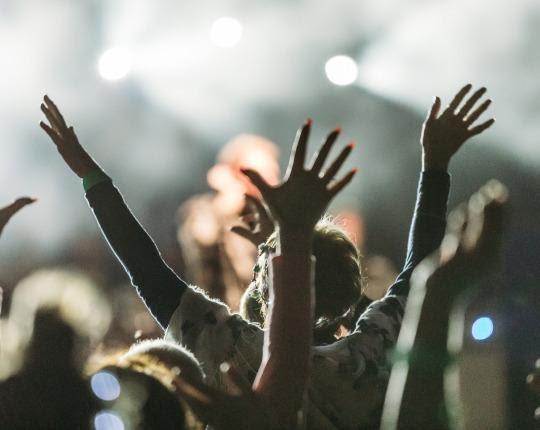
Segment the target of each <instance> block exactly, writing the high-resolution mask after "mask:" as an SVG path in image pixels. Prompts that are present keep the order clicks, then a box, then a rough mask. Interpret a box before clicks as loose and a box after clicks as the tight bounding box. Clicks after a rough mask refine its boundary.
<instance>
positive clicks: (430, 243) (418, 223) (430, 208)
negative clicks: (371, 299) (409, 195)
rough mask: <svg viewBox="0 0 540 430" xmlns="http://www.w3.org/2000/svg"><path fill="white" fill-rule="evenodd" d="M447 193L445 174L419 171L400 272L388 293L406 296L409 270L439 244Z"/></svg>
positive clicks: (435, 171) (446, 176) (443, 224)
mask: <svg viewBox="0 0 540 430" xmlns="http://www.w3.org/2000/svg"><path fill="white" fill-rule="evenodd" d="M449 192H450V175H448V173H446V172H442V171H438V170H428V171H426V172H423V173H422V174H421V176H420V181H419V184H418V192H417V196H416V206H415V208H414V214H413V218H412V222H411V228H410V230H409V239H408V243H407V257H406V259H405V264H404V266H403V269H402V271H401V273H400V274H399V275H398V277H397V278H396V281H395V282H394V284H393V285H392V286H391V287H390V289H389V294H394V295H407V294H408V292H409V281H410V279H411V275H412V272H413V271H414V269H415V268H416V266H417V265H418V263H420V262H421V261H422V260H423V259H424V258H426V257H427V256H428V255H429V254H431V253H432V252H434V251H435V250H436V249H437V248H438V247H439V246H440V245H441V241H442V239H443V237H444V232H445V230H446V208H447V201H448V193H449Z"/></svg>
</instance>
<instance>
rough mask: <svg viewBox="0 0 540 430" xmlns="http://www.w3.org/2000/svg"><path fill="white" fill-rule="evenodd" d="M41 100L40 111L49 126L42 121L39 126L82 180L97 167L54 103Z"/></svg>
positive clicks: (49, 100) (48, 99) (47, 99)
mask: <svg viewBox="0 0 540 430" xmlns="http://www.w3.org/2000/svg"><path fill="white" fill-rule="evenodd" d="M43 100H44V103H42V104H41V110H42V112H43V113H44V114H45V116H46V117H47V120H48V121H49V124H50V125H47V124H46V123H44V122H43V121H42V122H40V123H39V125H40V127H41V128H42V129H43V130H44V131H45V133H47V134H48V135H49V137H50V138H51V140H52V141H53V142H54V144H55V145H56V149H58V152H59V153H60V155H61V156H62V158H63V159H64V161H65V162H66V164H67V165H68V166H69V167H70V169H71V170H72V171H73V173H75V174H76V175H77V176H78V177H79V178H84V176H86V175H87V174H88V173H90V172H92V171H93V170H96V169H98V168H99V166H98V165H97V163H96V162H95V161H94V160H93V159H92V157H90V155H89V154H88V153H87V152H86V151H85V149H84V148H83V147H82V146H81V144H80V143H79V140H78V139H77V136H76V134H75V131H74V130H73V127H68V126H67V124H66V121H65V120H64V117H63V116H62V114H61V113H60V111H59V110H58V108H57V107H56V105H55V104H54V102H53V101H52V100H51V99H50V98H49V97H48V96H45V97H44V99H43Z"/></svg>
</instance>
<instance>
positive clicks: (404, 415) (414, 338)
mask: <svg viewBox="0 0 540 430" xmlns="http://www.w3.org/2000/svg"><path fill="white" fill-rule="evenodd" d="M434 290H435V289H425V288H418V289H417V290H414V291H413V292H411V294H412V296H411V298H410V299H409V302H408V305H407V314H406V316H405V320H404V323H403V329H402V335H400V339H399V342H398V347H397V360H398V361H397V363H396V364H395V365H394V367H393V368H392V375H391V378H390V384H389V389H388V391H387V393H388V395H387V399H386V404H385V412H384V416H385V420H384V421H385V423H386V426H384V427H383V428H384V429H388V428H427V429H429V428H437V429H439V428H441V429H442V428H446V425H447V423H446V419H445V416H444V411H445V409H444V381H443V378H444V369H445V367H446V365H447V363H448V359H447V357H448V355H447V349H446V343H447V334H448V320H449V313H450V303H451V300H450V297H449V295H447V294H444V290H443V289H441V290H438V291H434ZM441 293H442V294H441ZM398 405H399V406H398ZM392 416H393V418H392ZM390 422H393V423H394V424H395V425H388V424H389V423H390Z"/></svg>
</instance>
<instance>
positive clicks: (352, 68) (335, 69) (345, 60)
mask: <svg viewBox="0 0 540 430" xmlns="http://www.w3.org/2000/svg"><path fill="white" fill-rule="evenodd" d="M324 70H325V72H326V77H327V78H328V80H329V81H330V82H332V83H333V84H335V85H350V84H352V83H353V82H354V81H356V78H357V77H358V66H357V64H356V61H354V60H353V59H352V58H351V57H347V56H346V55H336V56H335V57H332V58H330V59H329V60H328V61H327V62H326V64H325V66H324Z"/></svg>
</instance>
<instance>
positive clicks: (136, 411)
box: [0, 84, 540, 430]
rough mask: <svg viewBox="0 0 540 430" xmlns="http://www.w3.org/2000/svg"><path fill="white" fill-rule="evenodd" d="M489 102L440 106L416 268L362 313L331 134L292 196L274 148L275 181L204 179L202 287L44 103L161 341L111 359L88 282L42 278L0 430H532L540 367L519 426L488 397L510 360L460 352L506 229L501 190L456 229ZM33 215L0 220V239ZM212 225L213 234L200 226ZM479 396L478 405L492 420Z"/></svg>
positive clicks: (301, 146) (425, 163) (424, 171)
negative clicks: (334, 204)
mask: <svg viewBox="0 0 540 430" xmlns="http://www.w3.org/2000/svg"><path fill="white" fill-rule="evenodd" d="M485 94H486V89H485V88H480V89H478V90H476V91H474V92H473V91H472V86H471V85H470V84H469V85H466V86H464V87H463V88H462V89H461V90H460V91H459V92H458V93H457V94H456V95H455V97H454V98H453V99H452V100H451V101H450V102H449V104H448V105H447V106H446V107H443V105H442V101H441V100H440V99H439V98H438V97H436V98H435V100H434V102H433V105H432V106H431V109H430V110H429V112H428V114H427V117H426V120H425V121H424V124H423V128H422V131H421V156H422V160H421V161H422V163H421V164H422V168H421V172H419V181H418V189H417V194H416V204H415V209H414V213H413V214H412V220H411V223H410V230H409V237H408V243H407V253H406V259H405V261H404V262H403V266H402V269H401V272H400V273H399V274H398V275H397V277H396V278H395V280H394V282H393V283H392V284H391V285H390V286H389V287H388V288H387V289H386V291H385V292H384V293H383V294H382V295H381V296H380V298H374V297H373V296H372V295H370V294H367V285H366V280H365V273H364V270H363V267H362V265H361V255H360V251H359V249H358V246H357V243H354V241H353V240H352V239H351V236H350V235H349V234H348V232H347V231H346V229H344V228H343V226H342V225H340V223H339V222H338V221H336V220H335V219H333V218H331V217H330V216H328V215H326V213H325V212H326V209H327V207H328V205H329V204H330V202H331V201H332V200H333V199H334V197H335V196H336V195H337V194H339V193H340V192H341V190H342V189H344V188H345V187H346V186H347V185H348V184H349V183H350V182H351V181H353V180H354V178H355V176H356V174H357V170H356V169H353V170H351V171H348V172H345V173H344V172H343V171H342V170H343V169H342V168H343V165H344V164H345V162H346V161H347V159H348V157H349V155H350V154H351V152H352V151H354V144H353V143H349V144H347V145H345V146H343V147H342V148H341V149H340V150H339V151H337V150H336V149H335V147H336V146H337V141H338V138H339V136H340V133H341V130H340V129H339V128H336V129H335V130H332V131H331V132H330V133H329V134H328V135H327V137H326V139H325V140H324V142H323V143H322V145H321V146H320V147H319V148H318V150H317V151H316V152H315V155H314V156H313V158H312V160H311V161H308V160H306V158H307V156H306V154H307V147H308V140H309V135H310V132H311V129H312V127H313V124H312V121H311V120H310V119H308V120H307V121H306V122H305V123H304V124H303V125H302V126H301V127H300V129H299V130H298V132H297V135H296V138H295V141H294V144H293V146H292V151H291V155H290V160H289V164H288V167H287V170H286V172H285V175H284V177H283V179H282V180H281V181H280V180H279V179H278V178H279V177H278V172H279V167H278V166H279V165H278V164H277V163H276V162H275V157H276V153H274V152H273V151H274V149H273V148H272V146H271V144H269V143H268V142H265V141H262V142H261V143H260V145H261V148H264V150H266V151H267V152H268V153H270V154H272V157H274V164H272V166H271V168H270V169H269V170H266V171H264V169H259V168H258V167H259V166H251V165H249V163H248V162H246V163H245V164H244V163H241V165H238V166H234V167H231V166H230V165H228V164H227V161H225V160H227V154H224V155H223V159H222V160H221V161H220V163H218V165H217V166H216V168H215V170H213V171H212V172H211V174H209V182H210V183H214V184H216V188H215V189H216V190H217V191H218V192H217V194H216V195H212V196H199V197H197V198H196V199H193V200H192V201H191V202H189V203H188V204H186V205H185V206H184V207H183V209H182V211H181V219H182V223H183V227H181V229H180V233H179V239H180V242H183V243H184V244H187V246H188V247H189V246H195V245H196V244H197V246H199V249H200V250H201V251H200V252H198V253H196V254H190V255H191V257H192V258H193V261H190V262H189V265H188V267H189V268H190V269H191V270H192V271H193V272H194V273H195V275H194V276H193V275H192V279H193V278H195V279H197V280H198V282H200V283H201V285H197V286H196V285H191V284H190V283H188V282H187V281H186V280H185V279H184V278H185V274H182V273H175V271H173V270H172V269H171V268H170V267H169V266H168V265H167V264H166V263H165V261H164V259H163V258H162V255H161V254H160V252H159V250H158V248H157V247H156V245H155V243H154V241H153V240H152V238H151V237H150V236H149V235H148V233H147V232H146V230H145V229H144V228H143V227H142V226H141V224H139V222H138V221H137V219H136V218H135V216H134V215H133V213H132V211H131V210H130V208H129V207H128V205H127V204H126V202H125V201H124V199H123V197H122V194H121V193H120V191H119V190H118V188H117V187H116V186H115V184H114V181H113V179H112V178H111V176H110V175H109V174H108V173H106V172H105V171H104V170H103V169H102V168H101V167H100V165H99V164H98V162H97V161H96V160H94V159H93V158H92V156H91V155H90V154H89V153H88V152H87V151H86V150H85V148H84V146H83V145H82V144H81V143H80V142H79V140H78V138H77V135H76V133H75V130H74V128H73V127H72V126H70V125H68V122H66V120H65V119H64V117H63V116H62V114H61V113H60V110H59V108H58V107H57V106H56V104H55V103H54V102H53V101H52V100H51V99H50V98H49V97H48V96H45V97H44V100H43V103H42V105H41V110H42V111H43V114H44V115H45V121H43V122H41V123H40V126H41V128H42V129H43V130H44V132H45V133H46V134H47V135H48V136H49V138H50V140H51V141H52V144H53V145H54V146H55V147H56V149H57V151H58V152H59V154H60V156H61V157H62V158H63V160H64V161H65V164H66V166H67V168H69V169H70V170H71V171H72V172H73V173H74V174H75V175H76V176H78V177H79V178H80V179H81V181H82V187H83V189H84V192H85V196H86V199H87V201H88V205H89V207H90V209H91V210H92V212H93V214H94V217H95V219H96V221H97V223H98V225H99V228H100V230H101V233H102V235H103V237H104V238H105V240H106V241H107V243H108V245H109V247H110V248H111V249H112V251H113V253H114V256H115V257H116V259H118V261H119V262H120V263H121V265H122V267H123V269H124V270H125V272H126V274H127V275H128V276H129V278H130V280H131V284H132V286H133V287H134V288H135V290H136V291H137V293H138V295H139V297H140V299H141V300H142V301H143V302H144V304H145V305H146V308H147V309H148V312H149V313H150V314H151V315H152V317H153V318H154V319H155V321H156V322H157V323H158V324H159V327H160V328H161V329H162V331H163V335H162V336H161V337H160V338H156V339H147V340H144V341H139V342H135V343H134V344H133V345H126V347H125V348H123V349H114V350H111V349H107V348H103V347H102V346H100V345H102V341H103V337H104V336H106V333H107V327H108V324H109V322H110V319H111V310H110V304H109V303H108V302H107V299H106V298H105V297H103V295H102V294H101V293H100V291H99V290H97V289H95V288H94V287H92V286H91V284H90V283H89V282H87V281H86V280H85V278H84V276H83V275H81V274H77V273H56V272H53V273H46V272H44V273H38V274H37V275H35V276H34V278H32V279H31V280H28V281H27V282H26V283H24V284H21V285H19V286H18V287H17V288H16V289H15V293H14V294H13V297H12V300H11V305H10V311H9V315H8V317H6V318H4V320H3V321H2V325H0V330H1V332H0V336H1V338H0V339H1V345H0V346H1V349H0V353H1V356H0V361H1V364H0V377H1V378H2V380H1V381H0V428H1V429H64V428H65V429H86V428H95V429H97V430H104V429H111V430H117V429H204V428H212V429H217V430H219V429H222V430H229V429H231V430H232V429H272V430H273V429H313V430H319V429H320V430H325V429H351V430H352V429H378V428H381V429H446V428H456V429H457V428H464V429H482V428H485V429H504V428H527V427H524V426H531V427H529V428H533V426H534V425H535V422H536V423H538V421H535V417H534V413H535V412H534V410H535V408H534V407H532V408H531V405H534V404H535V402H537V401H538V398H539V397H538V396H540V390H539V387H540V376H539V368H540V355H539V356H538V359H539V360H538V361H537V362H536V366H537V368H536V369H535V368H534V362H533V363H531V368H530V375H529V377H528V378H527V379H526V380H523V381H521V382H520V383H519V385H520V389H521V390H522V391H524V392H527V393H528V394H527V396H528V397H527V398H528V399H529V400H530V401H529V402H524V404H523V408H522V410H521V411H520V412H519V413H518V414H517V415H516V414H515V413H510V412H509V411H508V408H507V406H506V405H507V402H506V401H505V399H506V398H507V396H509V395H510V394H509V389H508V384H506V385H505V384H504V383H495V382H496V380H498V378H499V379H500V380H502V379H504V377H505V376H504V375H505V361H504V356H503V355H500V354H499V355H497V351H492V354H490V355H489V356H486V357H480V358H478V356H474V357H473V356H471V355H467V350H466V349H467V345H466V342H464V338H466V337H467V333H465V332H464V325H465V324H466V321H467V320H466V315H465V314H466V312H465V311H466V309H467V303H468V302H467V300H466V299H464V298H466V297H467V296H468V295H470V294H471V292H473V291H475V290H476V289H477V288H478V285H479V284H481V283H482V282H484V281H485V280H486V279H488V278H489V277H490V276H493V274H494V273H496V272H497V270H498V268H499V266H500V255H499V254H500V253H499V250H500V247H501V243H502V241H503V233H504V230H505V217H506V213H507V212H508V205H507V200H508V191H507V189H506V188H505V186H504V185H503V184H502V183H500V182H498V181H496V180H490V181H489V182H487V183H486V185H484V186H483V187H482V188H481V189H479V190H478V191H476V192H474V194H472V196H471V197H470V199H469V201H468V202H466V203H463V204H462V205H460V206H458V207H457V208H456V209H455V210H454V211H452V212H451V213H450V214H449V215H448V216H447V200H448V195H449V192H450V174H449V165H450V162H451V160H452V158H453V156H454V155H455V154H456V153H457V152H458V151H460V150H461V147H462V146H463V145H464V144H465V143H466V142H467V141H469V140H470V139H471V138H473V137H474V136H476V135H479V134H481V133H483V132H484V131H485V130H487V129H488V128H489V127H491V126H492V125H493V124H494V122H495V121H494V120H493V119H490V120H487V121H484V122H481V121H479V119H480V117H481V115H482V114H484V113H485V112H486V111H487V109H488V108H489V106H490V103H491V100H489V99H486V100H484V101H482V99H483V98H484V96H485ZM237 145H239V144H238V143H237ZM240 148H241V145H240ZM240 151H241V150H240ZM336 151H337V155H332V154H333V153H335V152H336ZM478 162H481V160H478ZM226 166H229V167H226ZM235 169H236V170H235ZM231 172H232V173H231ZM493 173H494V176H496V172H493ZM227 175H229V176H227ZM235 175H237V176H238V177H239V178H240V179H238V178H236V179H234V181H237V180H239V181H240V182H242V181H244V183H245V184H247V185H246V187H245V190H247V191H246V195H245V197H244V196H243V197H242V199H241V201H235V200H232V202H231V201H230V200H227V199H226V198H225V197H224V196H225V195H226V189H225V190H223V189H222V188H223V187H225V188H227V186H234V185H233V184H234V183H235V182H234V181H233V179H230V180H229V181H223V178H233V177H236V176H235ZM212 178H214V179H212ZM216 178H217V179H216ZM486 179H487V178H486ZM458 180H459V179H458ZM220 187H221V188H220ZM242 189H243V190H244V188H242ZM220 193H221V194H220ZM411 200H412V196H411ZM34 202H35V199H31V198H21V199H18V200H16V201H15V202H14V203H13V204H11V205H9V206H7V207H5V208H3V209H1V210H0V233H1V231H2V229H3V227H4V226H5V225H6V223H7V222H8V221H9V220H10V219H11V218H12V217H13V216H14V215H15V214H16V213H17V212H18V211H19V210H20V209H22V208H23V207H24V206H26V205H29V204H32V203H34ZM215 207H220V208H222V211H221V212H220V215H219V216H216V217H215V219H214V218H212V217H201V219H203V220H206V224H205V223H204V222H202V223H201V221H200V220H197V222H195V221H193V220H194V219H196V218H197V214H198V213H199V212H198V211H202V212H203V211H205V210H206V209H205V208H215ZM223 208H226V209H223ZM229 209H230V210H229ZM237 217H239V219H238V220H237V221H236V223H235V225H227V226H226V227H225V225H226V224H228V223H232V222H233V221H234V220H235V218H237ZM216 220H217V221H216ZM195 224H196V225H195ZM186 226H188V227H189V226H191V227H190V228H188V227H186ZM216 226H217V227H216ZM230 227H232V229H231V231H232V232H234V233H236V235H237V240H239V241H240V243H241V245H238V246H237V245H235V244H232V243H231V244H228V245H227V244H226V247H228V248H226V249H225V254H224V255H227V253H229V254H235V250H239V251H238V253H239V255H243V256H244V257H242V258H241V259H240V263H238V264H237V263H235V265H234V267H233V270H232V271H229V272H227V271H225V270H222V266H223V265H226V264H228V263H227V262H229V263H230V262H231V261H232V260H231V259H230V258H225V259H224V258H221V257H219V258H216V255H218V254H219V253H220V252H222V250H220V249H218V248H217V245H215V244H216V243H218V242H219V243H220V245H222V244H223V243H222V242H220V241H217V240H216V239H215V237H217V235H218V233H216V232H219V231H222V230H223V228H230ZM242 241H243V242H242ZM235 246H236V247H235ZM242 246H243V247H244V248H242ZM231 250H232V251H231ZM242 250H243V251H242ZM212 261H213V262H216V261H217V262H218V263H216V264H211V262H212ZM236 261H239V260H238V259H236V260H235V262H236ZM252 266H253V267H252ZM246 267H247V270H246ZM225 273H234V274H235V276H234V277H232V278H228V279H227V277H226V276H225V275H224V274H225ZM231 279H233V280H232V281H231ZM249 279H251V281H249ZM245 283H248V284H249V285H244V284H245ZM233 284H234V286H232V287H231V285H233ZM493 288H495V287H493ZM236 309H238V312H235V310H236ZM534 337H535V336H534V335H533V336H532V338H534ZM531 345H532V343H531ZM533 348H534V347H533V346H531V354H535V353H537V352H538V349H536V350H534V349H533ZM497 359H499V361H497ZM483 360H484V361H483ZM475 366H476V367H475ZM490 366H491V367H490ZM484 367H485V368H486V369H488V370H487V371H483V372H482V371H479V372H476V373H475V371H474V369H477V368H484ZM494 368H495V369H496V370H489V369H494ZM471 378H472V382H471ZM471 384H473V385H476V386H478V385H479V386H482V385H483V386H484V387H485V390H484V391H483V393H484V396H483V397H485V398H487V399H488V400H487V401H486V400H485V399H483V401H484V403H482V405H481V404H480V403H477V402H480V401H479V400H478V398H477V397H475V396H472V395H471V390H468V389H467V387H468V386H471ZM488 387H489V388H488ZM473 391H474V390H473ZM535 396H536V397H535ZM486 402H487V403H486ZM486 404H487V405H488V406H489V408H490V409H489V410H488V411H486V410H485V409H486V408H485V407H484V406H485V405H486ZM537 413H538V412H537ZM518 422H519V423H520V424H519V426H516V423H518Z"/></svg>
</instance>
